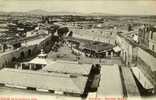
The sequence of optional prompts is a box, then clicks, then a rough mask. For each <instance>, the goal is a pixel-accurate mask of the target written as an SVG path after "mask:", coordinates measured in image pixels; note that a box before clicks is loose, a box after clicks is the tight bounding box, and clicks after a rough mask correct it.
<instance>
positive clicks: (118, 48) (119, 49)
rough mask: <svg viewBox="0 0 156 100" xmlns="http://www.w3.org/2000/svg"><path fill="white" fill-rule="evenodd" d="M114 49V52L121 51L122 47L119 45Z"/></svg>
mask: <svg viewBox="0 0 156 100" xmlns="http://www.w3.org/2000/svg"><path fill="white" fill-rule="evenodd" d="M113 50H114V52H119V51H121V48H120V47H119V46H116V47H114V48H113Z"/></svg>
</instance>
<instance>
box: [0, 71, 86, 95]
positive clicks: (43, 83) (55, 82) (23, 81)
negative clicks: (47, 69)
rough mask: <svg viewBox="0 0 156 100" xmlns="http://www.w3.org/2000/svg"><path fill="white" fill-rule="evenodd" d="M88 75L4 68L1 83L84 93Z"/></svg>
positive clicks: (1, 72) (1, 73)
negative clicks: (75, 75)
mask: <svg viewBox="0 0 156 100" xmlns="http://www.w3.org/2000/svg"><path fill="white" fill-rule="evenodd" d="M87 79H88V78H87V77H84V76H77V77H71V76H70V75H68V74H57V73H44V72H36V71H30V70H27V71H26V70H18V69H9V68H4V69H1V70H0V83H3V84H9V85H15V86H24V87H34V88H38V89H45V90H55V91H62V92H70V93H78V94H83V92H84V89H85V86H86V82H87Z"/></svg>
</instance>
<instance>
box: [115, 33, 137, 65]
mask: <svg viewBox="0 0 156 100" xmlns="http://www.w3.org/2000/svg"><path fill="white" fill-rule="evenodd" d="M116 43H117V44H118V45H119V47H120V48H121V55H120V56H121V58H122V60H123V61H124V63H125V64H126V65H130V64H133V63H134V62H135V59H136V57H137V47H135V46H133V45H132V44H130V43H129V42H128V41H127V40H125V38H123V37H121V36H119V35H117V36H116Z"/></svg>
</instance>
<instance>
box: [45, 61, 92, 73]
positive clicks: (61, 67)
mask: <svg viewBox="0 0 156 100" xmlns="http://www.w3.org/2000/svg"><path fill="white" fill-rule="evenodd" d="M91 67H92V65H91V64H78V63H73V62H56V63H52V64H49V65H47V66H45V67H44V68H43V70H44V71H51V72H58V73H68V74H78V75H88V74H89V73H90V70H91Z"/></svg>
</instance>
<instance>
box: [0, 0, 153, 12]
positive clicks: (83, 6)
mask: <svg viewBox="0 0 156 100" xmlns="http://www.w3.org/2000/svg"><path fill="white" fill-rule="evenodd" d="M35 9H42V10H46V11H50V12H81V13H93V12H98V13H106V14H125V15H156V0H0V11H7V12H10V11H17V12H26V11H30V10H35Z"/></svg>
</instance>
